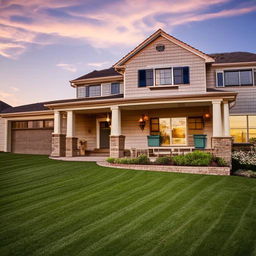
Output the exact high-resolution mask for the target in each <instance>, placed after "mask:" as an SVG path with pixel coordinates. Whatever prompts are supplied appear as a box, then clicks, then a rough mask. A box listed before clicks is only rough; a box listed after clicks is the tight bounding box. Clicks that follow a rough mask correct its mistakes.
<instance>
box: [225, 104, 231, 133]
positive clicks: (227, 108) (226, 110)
mask: <svg viewBox="0 0 256 256" xmlns="http://www.w3.org/2000/svg"><path fill="white" fill-rule="evenodd" d="M223 128H224V136H225V137H228V136H230V126H229V104H228V101H224V102H223Z"/></svg>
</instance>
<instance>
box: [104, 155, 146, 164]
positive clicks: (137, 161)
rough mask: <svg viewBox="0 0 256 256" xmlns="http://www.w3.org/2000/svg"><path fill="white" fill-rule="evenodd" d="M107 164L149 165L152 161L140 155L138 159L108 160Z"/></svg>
mask: <svg viewBox="0 0 256 256" xmlns="http://www.w3.org/2000/svg"><path fill="white" fill-rule="evenodd" d="M107 162H108V163H111V164H113V163H114V164H149V163H150V160H149V158H148V157H147V156H146V155H140V156H139V157H136V158H113V157H109V158H107Z"/></svg>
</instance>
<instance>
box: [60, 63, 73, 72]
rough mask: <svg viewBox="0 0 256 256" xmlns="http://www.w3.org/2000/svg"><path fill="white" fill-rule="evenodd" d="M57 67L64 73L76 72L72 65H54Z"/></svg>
mask: <svg viewBox="0 0 256 256" xmlns="http://www.w3.org/2000/svg"><path fill="white" fill-rule="evenodd" d="M56 66H57V67H60V68H62V69H64V70H66V71H69V72H73V73H74V72H76V70H77V69H76V67H75V66H74V65H72V64H67V63H59V64H57V65H56Z"/></svg>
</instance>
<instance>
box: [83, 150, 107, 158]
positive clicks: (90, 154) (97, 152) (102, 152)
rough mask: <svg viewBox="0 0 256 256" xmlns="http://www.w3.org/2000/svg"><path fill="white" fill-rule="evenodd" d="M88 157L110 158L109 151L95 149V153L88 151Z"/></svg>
mask: <svg viewBox="0 0 256 256" xmlns="http://www.w3.org/2000/svg"><path fill="white" fill-rule="evenodd" d="M86 155H87V156H102V157H108V156H109V149H95V150H93V151H87V152H86Z"/></svg>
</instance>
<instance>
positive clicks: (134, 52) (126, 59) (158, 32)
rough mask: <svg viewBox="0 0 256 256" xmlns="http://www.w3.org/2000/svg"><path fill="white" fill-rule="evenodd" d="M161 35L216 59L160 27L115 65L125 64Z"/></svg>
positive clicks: (193, 51) (187, 48)
mask: <svg viewBox="0 0 256 256" xmlns="http://www.w3.org/2000/svg"><path fill="white" fill-rule="evenodd" d="M160 36H162V37H164V38H166V39H167V40H169V41H171V42H172V43H174V44H176V45H179V46H180V47H182V48H184V49H186V50H188V51H190V52H192V53H194V54H196V55H198V56H200V57H201V58H203V59H205V61H206V62H214V59H213V58H212V57H211V56H209V55H207V54H206V53H204V52H202V51H200V50H198V49H196V48H194V47H192V46H190V45H188V44H186V43H184V42H183V41H181V40H179V39H177V38H175V37H174V36H171V35H169V34H167V33H166V32H165V31H163V30H162V29H158V30H157V31H156V32H155V33H153V34H152V35H151V36H149V37H148V38H147V39H146V40H144V41H143V42H142V43H141V44H139V45H138V46H137V47H135V48H134V49H133V50H132V51H131V52H129V53H128V54H127V55H125V56H124V57H123V58H122V59H121V60H119V61H118V62H117V63H116V64H114V67H118V66H122V65H124V64H125V62H127V61H128V60H129V59H130V58H132V57H133V56H134V55H136V54H137V53H138V52H140V51H141V50H142V49H144V48H145V47H146V46H147V45H149V44H150V43H151V42H153V41H154V40H156V39H157V38H158V37H160Z"/></svg>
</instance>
